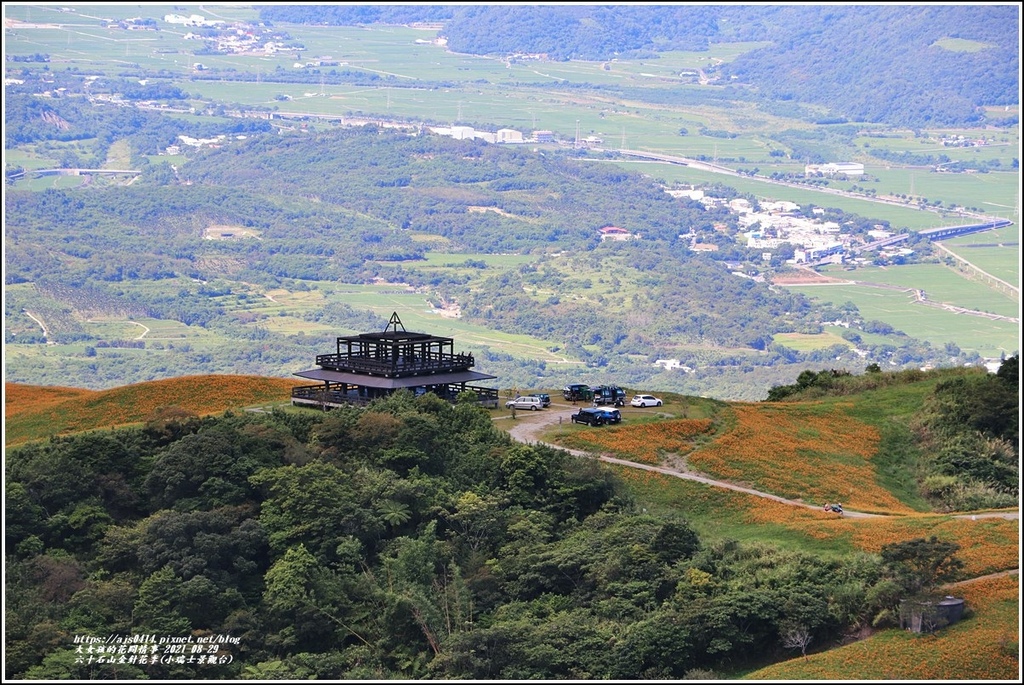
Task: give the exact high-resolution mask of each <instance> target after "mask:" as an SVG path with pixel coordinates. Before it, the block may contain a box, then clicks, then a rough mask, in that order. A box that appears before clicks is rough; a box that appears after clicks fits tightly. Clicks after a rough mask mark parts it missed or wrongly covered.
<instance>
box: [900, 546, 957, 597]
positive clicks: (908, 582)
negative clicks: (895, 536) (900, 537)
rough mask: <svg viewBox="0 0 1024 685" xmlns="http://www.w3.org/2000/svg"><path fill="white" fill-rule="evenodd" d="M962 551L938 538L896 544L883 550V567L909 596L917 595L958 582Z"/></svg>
mask: <svg viewBox="0 0 1024 685" xmlns="http://www.w3.org/2000/svg"><path fill="white" fill-rule="evenodd" d="M959 549H960V545H958V544H956V543H955V542H947V541H945V540H939V539H938V538H937V537H935V536H934V535H933V536H931V537H930V538H927V539H926V538H914V539H913V540H906V541H904V542H893V543H890V544H887V545H884V546H883V547H882V549H881V557H882V564H883V566H884V568H885V572H886V573H887V574H888V575H889V577H891V578H893V579H894V580H895V581H896V582H898V583H899V584H900V585H901V586H902V587H903V589H904V591H905V592H907V593H909V594H911V595H917V594H920V593H922V592H927V591H929V590H931V589H933V588H935V587H936V586H938V585H940V584H942V583H948V582H952V581H954V580H957V578H958V577H959V574H960V571H961V569H963V565H964V564H963V561H961V560H960V559H959V558H958V557H957V556H956V553H957V551H958V550H959Z"/></svg>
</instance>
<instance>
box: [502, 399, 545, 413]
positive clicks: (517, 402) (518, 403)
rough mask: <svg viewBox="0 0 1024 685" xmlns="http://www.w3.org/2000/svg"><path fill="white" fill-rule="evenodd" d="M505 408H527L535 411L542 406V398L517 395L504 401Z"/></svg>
mask: <svg viewBox="0 0 1024 685" xmlns="http://www.w3.org/2000/svg"><path fill="white" fill-rule="evenodd" d="M505 407H506V408H507V409H529V410H530V411H537V410H538V409H543V408H544V400H542V399H541V398H539V397H517V398H515V399H514V400H509V401H508V402H506V403H505Z"/></svg>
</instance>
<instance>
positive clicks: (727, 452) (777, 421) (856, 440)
mask: <svg viewBox="0 0 1024 685" xmlns="http://www.w3.org/2000/svg"><path fill="white" fill-rule="evenodd" d="M733 411H734V412H735V417H736V424H735V426H734V427H732V428H731V429H730V430H728V431H726V432H725V433H724V434H723V435H720V436H718V437H717V438H715V440H714V441H713V442H711V443H710V444H708V445H705V446H702V447H701V448H699V449H697V450H695V451H694V452H693V453H692V454H691V455H690V457H689V463H690V465H691V466H692V467H693V468H694V469H697V470H699V471H701V472H703V473H706V474H709V475H711V476H712V477H715V478H720V479H723V480H729V481H732V482H735V483H743V484H746V485H749V486H750V487H753V488H756V489H758V490H762V491H765V492H771V493H773V494H776V495H779V496H782V497H786V498H788V499H796V498H801V497H802V498H804V500H805V501H807V502H808V503H814V504H818V503H821V504H823V503H825V502H836V501H839V502H842V503H843V504H844V505H845V506H847V507H849V508H850V509H859V510H863V511H874V512H889V513H910V512H911V511H912V510H911V509H910V508H909V507H907V506H906V505H904V504H903V503H901V502H900V501H899V500H898V499H896V498H895V497H894V496H893V495H892V494H890V493H889V492H888V491H887V490H885V489H884V488H883V487H881V486H880V485H879V484H878V483H877V481H876V478H875V476H876V473H875V468H874V466H873V465H872V463H871V458H872V457H873V456H874V455H875V454H876V452H877V450H878V443H879V434H878V431H877V430H876V429H875V428H874V427H873V426H870V425H868V424H865V423H863V422H862V421H859V420H857V419H854V418H852V417H850V416H847V415H846V414H844V413H843V412H842V411H841V410H840V409H836V408H829V409H828V410H825V409H823V408H820V407H815V406H806V405H797V404H786V405H763V404H758V405H753V404H735V405H733Z"/></svg>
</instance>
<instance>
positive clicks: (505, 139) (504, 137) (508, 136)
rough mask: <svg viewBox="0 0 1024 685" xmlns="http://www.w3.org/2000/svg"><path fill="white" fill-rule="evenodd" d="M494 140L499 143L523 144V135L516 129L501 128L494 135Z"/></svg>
mask: <svg viewBox="0 0 1024 685" xmlns="http://www.w3.org/2000/svg"><path fill="white" fill-rule="evenodd" d="M494 140H495V141H496V142H498V143H521V142H523V134H522V132H521V131H517V130H515V129H514V128H499V129H498V131H497V133H495V134H494Z"/></svg>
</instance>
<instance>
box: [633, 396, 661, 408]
mask: <svg viewBox="0 0 1024 685" xmlns="http://www.w3.org/2000/svg"><path fill="white" fill-rule="evenodd" d="M629 403H630V404H631V405H632V406H634V407H660V406H661V404H662V403H661V400H659V399H658V398H657V397H655V396H654V395H633V399H631V400H630V401H629Z"/></svg>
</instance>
